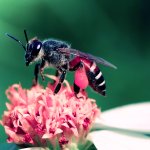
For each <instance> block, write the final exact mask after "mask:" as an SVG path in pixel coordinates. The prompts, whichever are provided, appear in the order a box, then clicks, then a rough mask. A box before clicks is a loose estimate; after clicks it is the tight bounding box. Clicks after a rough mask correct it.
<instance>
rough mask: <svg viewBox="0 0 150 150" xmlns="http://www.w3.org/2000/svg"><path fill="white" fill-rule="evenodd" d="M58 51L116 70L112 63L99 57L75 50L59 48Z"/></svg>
mask: <svg viewBox="0 0 150 150" xmlns="http://www.w3.org/2000/svg"><path fill="white" fill-rule="evenodd" d="M60 51H61V52H62V53H66V54H72V55H74V56H79V57H83V58H85V59H89V60H92V61H95V62H96V63H98V64H102V65H104V66H108V67H111V68H114V69H117V67H116V66H115V65H113V64H112V63H110V62H108V61H107V60H105V59H103V58H101V57H96V56H93V55H91V54H88V53H84V52H81V51H78V50H76V49H71V48H60Z"/></svg>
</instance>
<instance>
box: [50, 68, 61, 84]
mask: <svg viewBox="0 0 150 150" xmlns="http://www.w3.org/2000/svg"><path fill="white" fill-rule="evenodd" d="M59 75H60V73H59V71H58V70H56V72H55V76H56V77H57V78H58V77H59ZM55 83H56V80H54V81H52V84H55Z"/></svg>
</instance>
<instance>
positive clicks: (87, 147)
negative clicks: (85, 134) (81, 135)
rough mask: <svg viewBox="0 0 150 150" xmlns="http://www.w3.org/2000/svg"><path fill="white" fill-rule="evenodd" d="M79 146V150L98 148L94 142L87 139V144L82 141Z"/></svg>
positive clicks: (94, 149)
mask: <svg viewBox="0 0 150 150" xmlns="http://www.w3.org/2000/svg"><path fill="white" fill-rule="evenodd" d="M78 147H79V150H83V149H84V150H97V149H96V147H95V145H94V144H93V142H91V141H89V140H87V141H86V143H85V144H83V143H80V144H79V145H78Z"/></svg>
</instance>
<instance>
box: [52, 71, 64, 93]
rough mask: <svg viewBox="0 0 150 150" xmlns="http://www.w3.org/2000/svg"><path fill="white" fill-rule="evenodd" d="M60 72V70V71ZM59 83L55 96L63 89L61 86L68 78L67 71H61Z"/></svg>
mask: <svg viewBox="0 0 150 150" xmlns="http://www.w3.org/2000/svg"><path fill="white" fill-rule="evenodd" d="M58 71H59V70H58ZM60 72H61V73H60V76H59V83H58V84H57V85H56V87H55V90H54V94H57V93H58V92H59V90H60V88H61V84H62V83H63V82H64V79H65V76H66V70H60Z"/></svg>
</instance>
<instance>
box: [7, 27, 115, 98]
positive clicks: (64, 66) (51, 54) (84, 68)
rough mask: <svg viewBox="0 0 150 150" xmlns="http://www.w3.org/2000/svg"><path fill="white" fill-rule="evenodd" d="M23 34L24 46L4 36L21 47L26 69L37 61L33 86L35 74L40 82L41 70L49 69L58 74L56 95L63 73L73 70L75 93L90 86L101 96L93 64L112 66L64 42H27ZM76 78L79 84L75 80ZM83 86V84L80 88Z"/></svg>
mask: <svg viewBox="0 0 150 150" xmlns="http://www.w3.org/2000/svg"><path fill="white" fill-rule="evenodd" d="M24 34H25V38H26V42H27V44H26V46H24V45H23V43H22V42H21V41H19V40H18V39H16V38H15V37H13V36H11V35H9V34H6V35H7V36H9V37H10V38H12V39H14V40H15V41H17V42H18V43H19V44H20V45H22V47H23V49H24V50H25V61H26V66H29V64H31V63H32V62H39V63H37V64H36V65H35V70H34V75H35V84H36V83H37V81H38V74H39V73H40V74H41V77H42V79H43V80H44V76H43V71H44V68H45V67H50V66H52V67H54V68H56V70H57V72H58V74H59V75H58V77H59V78H58V84H57V85H56V87H55V90H54V94H56V93H58V92H59V90H60V88H61V84H62V83H63V81H64V79H65V76H66V72H67V71H75V73H76V74H77V72H79V75H76V76H75V77H77V76H78V78H79V79H77V78H75V80H74V92H75V94H78V93H79V91H80V88H86V86H87V85H90V86H91V87H92V88H93V89H94V90H95V91H96V92H98V93H100V94H102V95H105V92H106V84H105V80H104V77H103V75H102V72H101V71H100V69H99V67H98V66H97V65H96V63H99V64H103V65H105V66H109V67H112V68H116V66H114V65H113V64H111V63H109V62H108V61H106V60H104V59H102V58H100V57H95V56H93V55H91V54H87V53H83V52H81V51H78V50H75V49H72V48H71V46H70V45H69V44H68V43H66V42H64V41H59V40H55V39H47V40H44V41H40V40H39V39H37V38H33V39H31V40H30V41H29V40H28V37H27V33H26V31H25V30H24ZM79 70H80V71H79ZM82 78H84V80H87V82H86V83H81V82H82ZM80 79H81V82H79V81H77V80H80ZM81 84H82V85H81ZM83 84H85V85H84V87H83Z"/></svg>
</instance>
